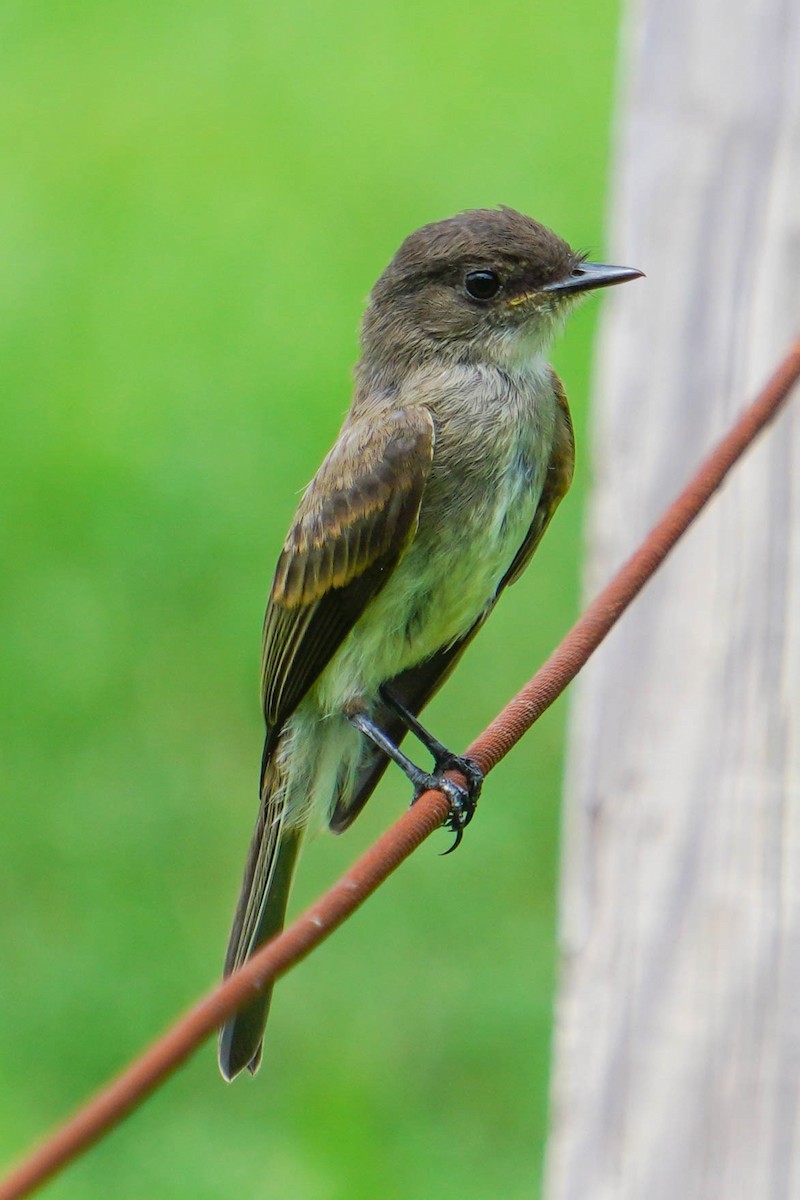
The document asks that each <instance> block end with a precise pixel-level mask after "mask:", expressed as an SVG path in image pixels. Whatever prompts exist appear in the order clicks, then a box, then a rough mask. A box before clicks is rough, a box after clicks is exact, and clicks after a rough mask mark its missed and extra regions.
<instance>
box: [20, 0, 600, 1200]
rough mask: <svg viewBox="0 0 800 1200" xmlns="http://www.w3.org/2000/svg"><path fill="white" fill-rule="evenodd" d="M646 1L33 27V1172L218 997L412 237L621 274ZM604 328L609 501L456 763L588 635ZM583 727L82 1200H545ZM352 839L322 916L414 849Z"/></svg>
mask: <svg viewBox="0 0 800 1200" xmlns="http://www.w3.org/2000/svg"><path fill="white" fill-rule="evenodd" d="M617 21H618V13H617V6H616V4H615V3H614V2H611V0H601V2H598V0H593V2H591V3H590V2H589V0H577V2H576V3H574V4H571V5H569V6H565V5H564V4H563V3H561V2H560V0H541V2H538V3H531V2H530V0H527V2H522V0H496V2H495V3H493V4H491V5H482V6H475V7H466V6H464V4H463V3H457V2H456V0H433V2H430V0H425V2H424V3H423V2H420V0H414V2H412V3H405V4H403V5H398V4H389V5H386V6H366V5H359V4H353V3H343V2H342V0H338V2H337V3H333V2H332V0H328V2H326V0H310V2H307V3H303V2H300V3H294V4H292V5H282V6H273V5H263V4H262V5H259V4H253V3H248V2H247V0H229V2H228V3H227V4H226V5H224V6H223V5H220V4H218V3H214V4H211V3H208V2H203V0H199V2H196V3H193V4H191V5H184V4H177V3H166V4H165V3H158V4H155V3H152V2H150V0H140V2H139V3H138V4H136V5H131V4H129V3H124V4H123V3H119V2H117V0H113V2H112V0H104V3H102V4H100V3H91V0H84V2H83V3H79V4H77V5H76V4H66V3H63V2H61V3H59V2H54V3H49V4H40V3H38V2H36V0H29V3H27V4H25V5H22V4H19V3H8V4H6V5H4V6H3V8H2V10H0V29H2V35H1V36H0V106H1V107H2V112H3V114H4V115H3V131H2V135H0V279H1V280H2V286H0V323H1V329H2V354H1V355H0V395H1V396H2V405H1V406H0V412H1V417H0V422H1V425H0V437H1V438H2V447H3V452H2V460H3V472H2V474H3V476H4V478H3V481H2V484H0V491H1V493H2V512H0V555H1V556H2V584H1V585H0V605H1V606H2V620H1V621H0V638H1V639H2V654H1V655H0V662H1V663H2V667H1V668H0V670H1V674H0V707H1V708H2V727H3V736H2V747H1V749H0V756H1V757H0V769H1V770H2V792H3V818H2V844H3V868H2V873H0V945H2V959H3V971H2V980H3V981H2V984H1V985H0V1153H2V1157H3V1159H4V1160H7V1159H9V1158H11V1157H13V1156H15V1155H16V1154H17V1153H19V1152H20V1151H21V1150H22V1149H23V1148H24V1147H26V1146H27V1145H28V1144H29V1143H30V1142H31V1141H32V1140H33V1139H35V1138H38V1137H39V1136H40V1134H41V1133H42V1132H43V1131H45V1130H46V1129H47V1128H48V1127H49V1126H50V1125H51V1124H52V1123H53V1122H54V1121H56V1120H57V1119H59V1118H60V1117H62V1116H63V1115H64V1114H65V1113H66V1112H67V1111H68V1110H70V1109H71V1108H72V1107H73V1106H74V1105H76V1104H77V1103H78V1102H79V1101H80V1100H82V1099H83V1098H84V1097H85V1096H86V1095H87V1093H88V1092H89V1091H91V1090H93V1089H94V1088H96V1087H97V1086H98V1085H99V1084H100V1083H101V1082H102V1081H103V1080H105V1079H106V1078H107V1077H108V1075H109V1074H110V1073H112V1072H115V1071H116V1070H117V1069H118V1068H119V1067H120V1066H121V1065H122V1064H124V1063H125V1062H126V1061H127V1060H128V1059H129V1058H130V1057H131V1056H132V1055H134V1054H135V1053H136V1052H137V1051H138V1050H139V1049H140V1048H141V1047H142V1046H143V1045H144V1044H145V1043H146V1042H147V1041H148V1040H149V1039H151V1038H152V1037H153V1036H154V1035H155V1034H157V1033H158V1032H159V1031H160V1030H161V1029H163V1027H164V1026H165V1025H166V1024H167V1023H168V1022H169V1021H170V1020H171V1019H172V1018H173V1016H174V1015H175V1014H176V1013H178V1012H179V1011H181V1010H182V1009H183V1008H184V1007H186V1006H187V1005H188V1004H189V1003H190V1001H191V1000H192V999H193V998H194V997H195V996H196V995H197V994H198V993H200V992H202V991H203V990H204V989H206V988H207V987H208V986H209V985H210V984H212V983H213V982H214V981H215V980H216V978H217V976H218V972H219V969H220V965H221V960H222V954H223V950H224V945H225V939H226V935H227V931H228V924H229V920H230V917H231V913H232V909H233V904H234V901H235V898H236V893H237V889H238V884H239V877H240V872H241V869H242V863H243V858H244V853H245V848H246V844H247V841H248V839H249V836H250V830H251V826H252V823H253V820H254V817H255V808H256V778H257V767H258V761H259V755H260V750H261V725H260V714H259V706H258V699H257V676H258V648H259V634H260V623H261V616H262V610H263V604H264V599H265V596H266V591H267V587H268V584H269V581H270V576H271V572H272V567H273V564H274V561H275V558H276V554H277V551H278V548H279V545H280V542H281V539H282V536H283V533H284V530H285V527H286V525H287V522H288V520H289V518H290V516H291V513H292V511H293V508H294V505H295V503H296V500H297V494H298V491H299V489H300V488H301V486H302V485H303V484H304V483H305V482H306V481H307V479H308V478H309V477H310V475H311V474H312V473H313V471H314V469H315V468H316V466H317V464H318V461H319V459H320V458H321V456H322V454H323V452H324V451H325V449H326V448H327V446H328V445H329V443H330V441H331V439H332V437H333V435H334V434H335V432H336V430H337V428H338V425H339V421H340V419H341V415H342V413H343V411H344V409H345V408H346V406H347V403H348V396H349V372H350V369H351V365H352V363H353V361H354V358H355V355H356V330H357V322H358V318H359V315H360V312H361V309H362V306H363V300H364V297H365V296H366V294H367V292H368V291H369V288H370V286H371V284H372V282H373V280H374V278H375V277H376V276H377V274H378V273H379V272H380V271H381V270H382V268H383V267H384V265H385V264H386V262H387V260H388V259H389V257H390V256H391V254H392V253H393V252H394V250H395V248H396V246H397V245H398V244H399V242H400V240H401V239H402V238H403V237H404V236H405V234H406V233H408V232H409V231H410V230H411V229H413V228H415V227H416V226H418V225H420V224H422V223H423V222H426V221H430V220H434V219H436V218H439V217H443V216H446V215H449V214H450V213H452V212H454V211H457V210H459V209H462V208H465V207H472V206H475V205H495V204H498V203H506V204H510V205H513V206H515V207H518V208H520V209H522V210H524V211H526V212H529V213H531V214H532V215H534V216H536V217H538V218H540V219H541V220H544V221H545V222H547V223H549V224H552V225H553V226H554V227H555V228H557V230H558V231H559V232H560V233H561V234H563V235H564V236H565V237H567V238H568V239H569V240H570V241H571V242H572V243H573V244H574V245H577V246H579V247H582V248H586V249H589V250H592V251H594V252H597V253H602V252H603V251H604V250H605V249H607V248H605V247H604V246H603V242H602V228H603V212H604V207H605V191H606V172H607V158H608V144H609V134H608V130H609V124H610V108H611V98H612V91H613V76H614V65H615V58H616V39H617V34H616V26H617ZM596 314H597V303H596V302H595V303H594V304H589V305H587V306H586V308H585V309H584V310H583V311H582V312H581V314H580V315H579V316H577V317H576V318H575V319H574V320H573V322H572V323H571V325H570V328H569V330H568V333H567V336H566V338H565V340H564V342H563V344H562V345H561V346H560V347H559V348H558V350H557V353H556V364H557V366H558V368H559V369H560V370H561V372H562V373H563V375H564V377H565V379H566V383H567V387H568V391H569V393H570V396H571V398H572V402H573V406H574V410H575V415H576V425H577V433H578V437H579V452H580V457H579V468H578V478H577V485H576V488H575V489H574V491H573V493H572V495H571V496H570V498H569V500H568V501H567V502H566V503H565V505H564V506H563V507H562V509H561V511H560V513H559V515H558V517H557V519H556V521H555V523H554V526H553V529H552V531H551V533H550V534H549V535H548V538H547V539H546V540H545V543H544V546H543V548H542V550H541V551H540V553H539V555H538V557H537V560H536V563H535V566H534V568H533V569H532V570H531V571H530V572H529V574H528V576H527V578H526V579H525V580H524V582H523V583H522V584H520V585H519V586H518V587H516V588H514V589H512V591H511V592H510V593H509V594H508V596H507V598H505V599H504V601H503V604H502V605H501V608H500V611H499V613H498V615H497V616H496V617H495V618H494V620H493V621H492V622H490V624H489V627H488V628H487V630H486V631H485V632H484V633H483V634H482V636H481V638H479V639H478V641H477V643H476V644H475V645H474V648H473V649H472V650H471V651H470V653H469V655H468V657H467V658H466V660H465V662H464V663H463V665H462V666H461V668H460V670H459V672H458V674H457V676H456V677H455V678H454V679H453V681H452V682H451V684H450V685H449V687H448V688H447V689H446V691H445V693H444V694H443V695H442V696H440V697H439V698H438V699H437V701H436V703H435V704H434V705H433V706H432V707H431V709H430V710H429V718H430V724H431V725H432V726H433V727H434V728H435V730H436V731H437V733H438V734H439V736H440V737H442V738H444V740H445V741H448V742H449V743H450V744H452V745H453V746H454V747H455V748H459V747H461V746H464V745H466V743H467V742H468V741H469V740H470V739H471V738H472V737H473V736H474V735H475V734H476V733H477V732H478V731H479V730H480V729H481V728H482V727H483V725H484V724H485V723H486V721H487V720H488V719H489V718H490V717H491V716H492V715H493V714H494V712H495V711H496V710H497V708H498V707H499V706H500V705H501V704H502V702H503V701H504V700H505V699H506V698H507V697H508V696H509V695H510V694H511V693H512V692H513V691H514V690H516V689H517V688H518V687H519V686H520V685H521V684H522V683H523V682H524V680H525V679H526V678H527V677H528V676H529V675H530V674H531V673H532V671H533V669H534V668H535V666H536V665H537V664H538V663H539V661H540V660H541V659H542V657H543V656H544V655H545V654H546V653H547V651H548V650H549V649H550V647H551V646H552V645H553V644H554V642H555V640H556V639H557V638H558V636H559V635H560V634H561V632H562V631H563V630H565V629H566V627H567V626H568V624H569V623H570V621H571V620H572V618H573V616H574V614H575V612H576V609H577V595H578V576H579V561H580V532H579V531H580V521H581V506H582V497H583V494H584V491H585V488H586V483H587V474H588V468H587V455H586V438H585V436H584V433H585V423H586V421H585V406H586V395H587V380H588V368H589V362H590V345H591V338H592V332H593V328H594V322H595V319H596ZM563 722H564V707H563V706H558V707H557V708H556V710H555V711H554V712H553V713H551V714H550V715H548V716H547V717H546V718H545V719H544V720H543V721H542V722H541V723H540V725H539V726H538V727H537V728H536V730H535V731H534V733H533V734H532V735H531V736H530V737H529V738H528V739H527V740H526V742H525V743H524V744H523V745H522V746H521V747H520V748H519V749H518V750H517V751H516V752H515V753H514V754H513V755H512V756H511V757H510V758H509V759H508V760H507V762H505V763H504V764H503V765H502V766H501V767H500V768H499V769H498V770H497V772H496V773H495V774H494V775H493V776H492V777H491V781H490V783H489V784H488V786H487V788H486V789H485V800H484V802H483V804H482V806H481V811H480V815H479V819H478V820H477V821H476V822H475V824H474V825H473V827H472V828H471V829H470V831H469V835H468V836H467V838H466V839H465V842H464V845H463V848H462V849H461V850H460V851H459V852H458V854H456V855H453V856H452V857H450V858H447V859H445V860H440V859H439V858H437V857H436V853H437V851H438V850H442V849H444V848H445V847H446V845H447V844H448V841H447V838H446V836H445V835H444V834H442V835H441V836H439V837H437V838H435V839H433V840H432V841H431V842H430V843H429V844H428V845H426V846H425V847H424V848H423V849H422V850H421V851H420V852H419V853H418V854H417V855H416V856H415V857H414V859H413V860H412V861H411V862H410V863H408V864H407V865H406V866H405V867H403V869H402V870H401V871H400V872H399V873H398V874H397V875H396V876H395V877H394V878H393V879H392V880H391V881H390V882H389V884H388V885H387V886H386V887H384V888H383V889H382V891H381V892H380V894H379V895H378V896H376V897H375V898H374V899H373V901H372V902H371V903H370V904H369V905H368V906H367V907H366V908H365V909H364V910H363V911H362V912H361V913H359V914H358V915H357V916H356V917H355V919H353V920H352V921H351V922H350V923H349V924H348V925H347V927H346V928H345V929H344V930H343V931H342V932H341V933H340V934H339V935H337V936H336V937H335V938H334V939H333V940H331V941H330V942H329V943H328V944H326V945H325V946H324V947H323V948H322V949H321V950H320V951H319V952H318V953H317V954H315V955H314V956H313V958H312V959H311V960H309V961H308V962H307V963H305V964H304V965H302V966H301V967H300V968H299V969H298V970H296V971H295V972H294V973H293V974H292V975H291V976H290V977H289V978H287V979H286V980H285V981H284V982H283V983H282V984H281V985H280V986H279V988H278V990H277V993H276V999H275V1003H274V1005H273V1013H272V1019H271V1023H270V1029H269V1039H268V1044H267V1048H266V1054H265V1065H264V1067H263V1069H262V1071H261V1073H260V1075H259V1076H257V1078H256V1079H255V1080H252V1081H251V1080H249V1079H245V1080H241V1081H239V1082H238V1083H237V1084H236V1085H234V1086H232V1087H230V1088H228V1087H225V1086H224V1085H223V1083H222V1082H221V1080H220V1078H219V1076H218V1074H217V1069H216V1065H215V1060H214V1052H213V1048H212V1046H211V1045H207V1046H206V1047H204V1048H203V1050H202V1051H201V1052H200V1053H199V1054H197V1055H196V1057H195V1058H194V1059H193V1060H192V1061H191V1062H190V1063H189V1064H188V1066H187V1067H186V1068H185V1069H184V1070H183V1071H182V1072H181V1073H180V1074H179V1075H178V1076H177V1077H176V1078H174V1079H173V1080H172V1081H171V1082H170V1083H168V1084H167V1086H166V1087H165V1088H164V1089H163V1090H162V1091H161V1092H160V1093H159V1094H158V1095H157V1096H156V1097H155V1098H154V1099H152V1100H151V1101H150V1102H149V1103H148V1104H147V1105H146V1107H145V1108H144V1109H143V1110H142V1111H140V1112H138V1113H137V1114H136V1115H134V1117H133V1118H132V1119H131V1120H130V1121H128V1122H127V1123H126V1124H125V1125H124V1126H123V1127H122V1128H121V1129H119V1130H118V1131H117V1132H115V1133H114V1134H113V1136H112V1137H110V1138H109V1139H108V1140H107V1141H106V1142H104V1143H103V1144H102V1145H101V1146H100V1147H99V1148H97V1149H96V1150H94V1151H93V1152H92V1153H91V1154H89V1155H88V1156H87V1157H86V1158H84V1159H83V1160H82V1161H81V1162H80V1163H79V1164H77V1165H76V1166H75V1167H73V1168H71V1169H70V1170H69V1172H68V1173H67V1174H66V1175H64V1176H63V1177H61V1178H60V1179H59V1180H57V1181H56V1182H55V1183H53V1184H51V1185H50V1189H49V1193H48V1194H51V1195H53V1196H54V1197H65V1198H67V1197H81V1198H94V1197H97V1198H100V1197H102V1198H104V1200H105V1198H106V1197H109V1196H113V1197H115V1198H120V1200H127V1198H129V1197H130V1198H134V1197H135V1198H136V1200H140V1198H141V1197H143V1196H147V1197H157V1198H161V1197H164V1198H167V1197H192V1198H204V1197H209V1198H211V1197H219V1196H237V1197H271V1196H276V1197H277V1196H279V1197H290V1198H295V1197H296V1198H298V1200H304V1198H306V1197H308V1198H313V1200H338V1198H340V1197H341V1198H343V1200H344V1198H347V1200H351V1198H354V1200H358V1198H360V1197H365V1198H366V1197H370V1198H373V1197H382V1198H386V1200H395V1198H398V1200H399V1198H403V1200H407V1198H414V1200H416V1198H420V1200H421V1198H423V1197H425V1198H430V1197H433V1198H436V1200H438V1198H440V1197H441V1198H447V1197H464V1196H468V1197H471V1198H483V1197H486V1198H490V1197H500V1196H502V1197H508V1198H516V1197H525V1198H526V1200H528V1198H530V1197H534V1196H536V1195H537V1194H538V1192H539V1174H540V1170H541V1161H542V1154H543V1147H544V1139H545V1131H546V1096H547V1080H548V1059H549V1046H550V1030H551V1006H552V997H553V986H554V970H555V889H556V877H557V843H558V804H559V791H560V780H561V753H562V734H563ZM407 798H408V797H407V787H405V786H404V784H403V782H402V781H401V780H399V779H398V778H397V777H396V776H395V777H392V776H391V775H390V776H388V777H387V779H386V781H385V783H384V785H383V786H382V787H381V789H380V792H379V794H378V796H377V797H376V798H375V800H373V802H372V804H371V805H370V807H369V808H368V810H367V811H366V813H365V814H364V817H363V818H362V819H361V820H360V821H359V822H358V823H357V825H356V826H355V827H354V828H353V830H352V832H351V833H349V834H348V835H347V836H346V837H345V838H342V839H338V840H337V839H334V838H331V837H320V838H318V839H317V840H316V841H315V842H314V843H313V844H312V845H311V846H310V847H309V848H308V850H307V852H306V854H305V856H304V858H303V861H302V865H301V870H300V872H299V878H298V882H297V887H296V890H295V893H294V898H293V910H294V911H296V910H297V908H298V907H299V906H300V905H303V904H305V903H306V902H308V901H309V900H310V899H312V898H313V897H314V896H315V895H316V894H317V893H319V891H320V890H321V889H322V888H323V887H324V886H325V885H326V884H327V883H328V882H330V881H332V880H333V879H334V878H335V877H336V875H337V874H338V873H339V872H340V871H341V870H342V869H343V868H344V867H345V866H346V865H347V864H348V863H349V862H350V861H351V860H352V859H353V858H354V857H355V856H356V855H357V854H358V853H359V851H360V850H362V849H363V848H364V847H365V846H366V845H367V844H368V843H369V842H370V841H371V840H372V839H373V838H374V837H375V835H376V834H377V833H378V832H379V831H380V830H382V829H383V828H384V827H385V826H386V825H387V824H388V822H389V821H390V820H391V819H392V817H393V816H394V815H396V814H397V813H398V812H399V811H400V809H401V808H402V806H403V805H404V804H405V803H406V801H407Z"/></svg>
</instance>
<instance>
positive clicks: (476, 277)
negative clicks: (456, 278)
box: [464, 271, 500, 300]
mask: <svg viewBox="0 0 800 1200" xmlns="http://www.w3.org/2000/svg"><path fill="white" fill-rule="evenodd" d="M464 291H465V292H466V293H467V295H468V296H470V297H471V298H472V299H473V300H491V299H492V297H493V296H496V295H497V293H498V292H499V291H500V279H499V276H497V275H495V273H494V271H469V272H468V273H467V274H466V275H465V276H464Z"/></svg>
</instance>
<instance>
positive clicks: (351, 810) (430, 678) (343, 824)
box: [330, 372, 575, 833]
mask: <svg viewBox="0 0 800 1200" xmlns="http://www.w3.org/2000/svg"><path fill="white" fill-rule="evenodd" d="M553 386H554V388H555V393H556V399H557V401H558V419H557V424H556V433H555V438H554V442H553V449H552V452H551V454H550V461H549V463H548V467H547V474H546V476H545V481H544V486H543V488H542V494H541V496H540V497H539V503H538V504H537V506H536V511H535V513H534V515H533V520H532V521H531V525H530V528H529V530H528V532H527V534H526V535H525V538H524V540H523V542H522V545H521V546H520V548H519V550H518V551H517V553H516V554H515V555H514V558H513V559H512V561H511V565H510V566H509V568H508V570H507V571H506V573H505V575H504V576H503V578H502V579H501V581H500V584H499V586H498V588H497V591H496V592H495V594H494V597H493V598H492V601H491V603H490V604H489V605H488V606H487V608H486V609H485V610H484V612H483V613H482V614H481V615H480V617H479V618H478V620H477V621H476V622H475V624H474V625H472V626H471V628H470V629H469V630H468V631H467V632H466V633H465V634H464V636H463V637H462V638H459V640H458V641H457V642H454V643H453V644H452V645H450V646H445V647H443V648H442V649H441V650H438V651H437V652H436V653H435V654H433V655H432V656H431V657H430V658H428V659H426V660H425V662H423V663H419V664H418V665H417V666H414V667H410V668H409V669H408V670H407V671H403V673H402V674H401V675H398V676H396V677H395V678H394V679H392V680H389V681H388V682H387V687H388V688H389V689H390V690H391V691H392V692H393V693H394V695H395V696H397V698H398V700H400V701H401V702H402V704H403V705H404V706H405V707H406V708H407V709H409V711H410V712H412V713H414V715H415V716H416V715H418V714H419V713H420V712H421V711H422V709H423V708H424V707H425V705H426V704H427V703H428V701H429V700H430V699H431V698H432V697H433V696H434V695H435V693H436V692H438V690H439V688H440V687H441V686H442V684H443V683H444V682H445V680H446V679H447V678H448V676H449V675H450V674H451V672H452V671H453V669H454V667H455V666H456V663H457V662H458V660H459V659H460V658H461V655H462V654H463V653H464V651H465V650H466V648H467V646H468V645H469V643H470V642H471V641H472V639H473V638H474V636H475V634H476V633H477V632H478V630H479V629H480V628H481V626H482V625H483V623H484V621H485V620H486V618H487V617H488V616H489V613H490V612H491V611H492V609H493V608H494V606H495V604H496V603H497V601H498V599H499V597H500V595H501V593H502V591H503V589H504V588H506V587H508V586H509V585H510V584H512V583H516V581H517V580H518V579H519V577H520V575H522V573H523V571H524V570H525V568H526V567H527V565H528V563H529V562H530V560H531V558H532V557H533V554H534V551H535V550H536V547H537V546H538V545H539V542H540V541H541V540H542V537H543V536H544V532H545V530H546V529H547V526H548V525H549V524H550V520H551V518H552V516H553V513H554V512H555V511H556V509H557V508H558V506H559V504H560V503H561V501H562V500H563V498H564V496H565V495H566V493H567V491H568V490H569V486H570V483H571V482H572V473H573V468H574V464H575V442H574V438H573V433H572V421H571V420H570V415H569V405H568V403H567V397H566V393H565V392H564V387H563V384H562V383H561V380H560V379H559V378H558V376H557V375H556V374H555V372H553ZM373 719H374V721H375V723H376V724H377V725H378V726H379V728H380V729H382V730H383V731H384V732H385V733H386V734H388V736H389V737H390V738H391V739H392V741H393V742H394V743H395V745H398V744H399V743H400V742H401V741H402V740H403V738H404V737H405V732H406V731H405V728H404V727H403V724H402V722H401V721H400V720H399V719H398V718H397V716H396V715H395V713H393V712H392V710H391V709H390V708H388V706H386V705H385V704H379V705H378V707H377V708H376V709H375V712H374V713H373ZM388 764H389V759H388V758H387V757H386V755H385V754H384V753H383V752H382V751H381V750H379V749H378V748H377V747H371V748H370V750H369V752H368V753H367V754H366V755H365V757H364V759H363V760H362V764H361V766H360V768H359V770H358V773H357V775H356V778H355V781H354V784H353V786H352V788H351V789H349V790H348V794H347V796H344V795H343V796H341V797H340V799H339V800H338V801H337V804H336V806H335V808H334V811H333V815H332V816H331V820H330V827H331V829H332V830H333V831H334V832H335V833H341V832H342V831H343V830H345V829H347V827H348V825H350V824H351V823H352V822H353V821H354V820H355V818H356V817H357V816H358V814H359V813H360V812H361V809H362V808H363V807H364V805H365V804H366V802H367V800H368V799H369V797H370V796H371V795H372V792H373V791H374V789H375V787H376V786H377V783H378V781H379V779H380V778H381V776H382V775H383V772H384V771H385V770H386V767H387V766H388Z"/></svg>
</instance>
